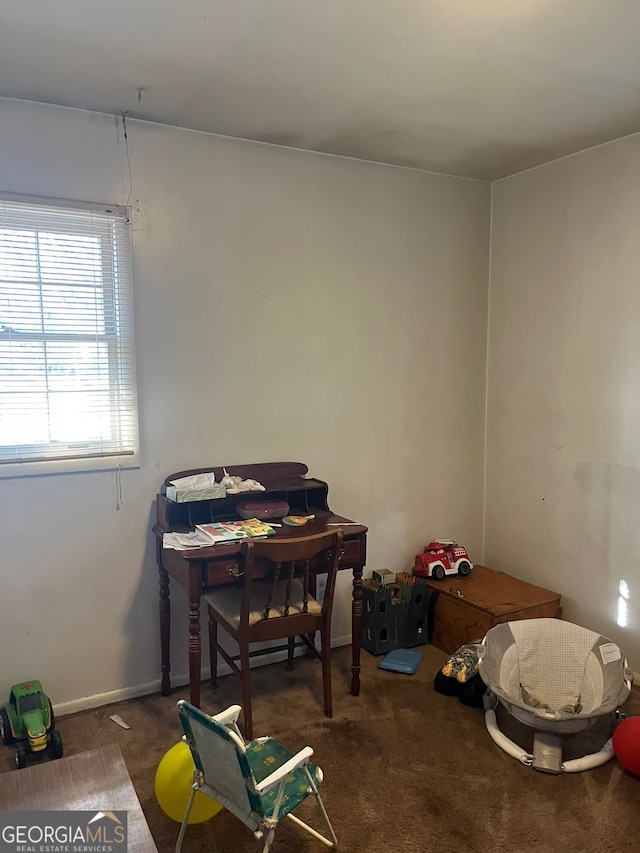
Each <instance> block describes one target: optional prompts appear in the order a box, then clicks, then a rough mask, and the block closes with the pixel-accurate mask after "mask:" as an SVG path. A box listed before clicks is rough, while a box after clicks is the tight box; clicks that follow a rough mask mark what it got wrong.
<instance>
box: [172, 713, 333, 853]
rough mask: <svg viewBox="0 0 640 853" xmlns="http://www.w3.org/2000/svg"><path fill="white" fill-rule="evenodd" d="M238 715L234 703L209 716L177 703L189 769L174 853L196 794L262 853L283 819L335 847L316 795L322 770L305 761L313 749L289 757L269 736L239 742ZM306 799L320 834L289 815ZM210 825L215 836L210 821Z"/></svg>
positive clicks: (287, 750)
mask: <svg viewBox="0 0 640 853" xmlns="http://www.w3.org/2000/svg"><path fill="white" fill-rule="evenodd" d="M239 714H240V706H239V705H232V706H231V707H230V708H227V710H226V711H223V712H222V713H220V714H216V715H215V716H213V717H210V716H209V715H208V714H205V713H204V712H203V711H201V710H200V709H199V708H195V707H194V706H193V705H190V704H189V703H188V702H185V701H184V699H182V700H180V702H178V716H179V718H180V722H181V724H182V730H183V731H184V737H183V741H185V742H186V743H187V744H188V745H189V749H190V750H191V755H192V757H193V762H194V764H195V770H194V774H193V784H192V786H191V794H190V796H189V802H188V803H187V808H186V811H185V814H184V818H183V820H182V825H181V827H180V833H179V835H178V840H177V842H176V848H175V849H176V853H180V849H181V847H182V840H183V838H184V834H185V832H186V829H187V825H188V823H189V815H190V814H191V808H192V806H193V802H194V799H195V796H196V794H197V793H198V791H199V792H200V796H202V795H206V796H208V797H211V798H212V799H214V800H215V801H216V802H218V803H220V805H221V806H224V808H225V809H227V811H229V812H231V814H233V815H235V816H236V817H237V818H238V819H239V820H241V821H242V823H244V825H245V826H247V827H249V829H250V830H251V831H252V832H253V834H254V836H255V837H256V838H257V839H258V840H259V841H261V842H263V847H262V853H269V850H271V845H272V843H273V838H274V835H275V832H276V829H277V828H278V824H279V822H280V821H281V820H282V819H283V818H285V817H286V818H289V820H291V821H293V823H295V824H296V826H298V827H300V828H301V829H304V830H305V831H306V832H308V833H310V834H311V835H312V836H313V837H314V838H316V839H317V840H318V841H321V842H322V843H323V844H326V846H327V847H332V848H334V849H335V848H337V847H338V840H337V838H336V834H335V832H334V830H333V826H332V825H331V821H330V820H329V816H328V814H327V811H326V809H325V807H324V803H323V802H322V798H321V797H320V792H319V791H318V787H319V785H320V783H321V782H322V779H323V775H322V770H321V769H320V768H319V767H318V766H317V765H315V764H312V763H311V762H310V761H309V759H310V758H311V756H312V755H313V749H311V747H310V746H305V747H304V748H303V749H301V750H300V751H299V752H297V753H295V754H294V753H293V752H292V751H291V750H290V749H288V748H287V747H286V746H284V745H283V744H281V743H279V742H278V741H276V740H274V739H273V738H270V737H261V738H258V739H257V740H252V741H245V740H244V738H243V737H242V734H241V733H240V730H239V729H238V724H237V721H238V716H239ZM311 796H312V797H313V798H314V799H315V801H316V803H317V804H318V808H319V809H320V814H321V816H322V818H323V820H324V825H325V832H326V833H327V834H326V835H323V834H322V833H320V832H318V830H316V829H314V828H313V827H312V826H311V825H310V824H309V823H307V822H306V821H303V820H301V819H300V818H299V817H298V816H297V815H294V814H293V812H294V811H295V809H296V808H297V807H298V806H299V805H300V803H302V802H304V800H306V799H307V798H308V797H311ZM213 826H214V832H215V823H214V824H213ZM214 847H215V844H214ZM216 849H218V848H217V847H216ZM306 849H307V848H306V845H305V850H306Z"/></svg>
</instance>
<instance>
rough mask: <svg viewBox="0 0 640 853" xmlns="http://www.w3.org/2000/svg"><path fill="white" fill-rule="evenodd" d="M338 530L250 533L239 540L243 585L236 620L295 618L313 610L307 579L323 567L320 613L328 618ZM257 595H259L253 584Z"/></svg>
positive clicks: (339, 538)
mask: <svg viewBox="0 0 640 853" xmlns="http://www.w3.org/2000/svg"><path fill="white" fill-rule="evenodd" d="M342 537H343V533H342V530H341V529H339V528H337V529H336V530H332V531H329V532H326V533H317V534H312V535H309V536H297V537H290V538H284V539H280V538H278V539H252V540H247V541H244V542H243V543H242V546H241V549H242V553H243V556H244V591H243V597H242V613H241V620H242V621H244V620H248V619H249V617H250V615H251V614H252V613H253V615H254V619H255V616H256V613H257V612H259V614H260V617H259V618H260V620H261V621H263V622H267V621H268V620H269V619H271V618H274V617H291V618H292V619H294V618H295V619H299V618H301V617H304V616H305V615H310V614H312V613H313V612H314V611H317V604H316V605H315V608H310V605H313V600H312V597H311V593H310V590H311V587H312V579H313V577H314V576H315V575H316V574H324V573H325V572H326V575H327V582H326V586H325V592H324V598H323V601H322V615H323V616H324V618H325V619H327V618H328V619H330V618H331V608H332V606H333V592H334V589H335V583H336V572H337V570H338V563H339V562H340V557H341V555H342ZM258 589H259V590H260V593H261V598H258V595H257V590H258Z"/></svg>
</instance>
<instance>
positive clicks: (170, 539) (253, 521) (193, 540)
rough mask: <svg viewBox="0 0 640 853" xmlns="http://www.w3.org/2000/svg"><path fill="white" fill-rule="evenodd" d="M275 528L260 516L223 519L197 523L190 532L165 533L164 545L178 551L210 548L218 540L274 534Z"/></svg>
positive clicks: (261, 536)
mask: <svg viewBox="0 0 640 853" xmlns="http://www.w3.org/2000/svg"><path fill="white" fill-rule="evenodd" d="M275 532H276V531H275V528H273V527H272V526H271V525H270V524H266V523H265V522H264V521H261V520H260V519H259V518H248V519H245V520H243V521H223V522H219V523H217V524H213V523H212V524H197V525H196V529H195V530H193V531H191V532H190V533H163V534H162V547H163V548H173V549H174V550H176V551H187V550H188V549H190V548H210V547H211V546H212V545H215V544H216V543H218V542H235V541H237V540H239V539H262V538H264V537H265V536H273V534H274V533H275Z"/></svg>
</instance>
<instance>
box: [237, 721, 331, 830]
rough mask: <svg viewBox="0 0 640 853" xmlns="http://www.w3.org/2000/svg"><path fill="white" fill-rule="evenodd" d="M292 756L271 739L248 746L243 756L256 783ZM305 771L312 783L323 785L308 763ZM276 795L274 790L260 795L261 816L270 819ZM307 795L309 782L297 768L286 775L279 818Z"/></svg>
mask: <svg viewBox="0 0 640 853" xmlns="http://www.w3.org/2000/svg"><path fill="white" fill-rule="evenodd" d="M294 755H295V753H294V752H292V751H291V750H290V749H287V748H286V746H283V745H282V744H281V743H278V741H277V740H274V739H273V738H261V739H260V740H254V741H251V743H248V744H247V752H246V757H247V761H248V762H249V767H250V768H251V772H252V773H253V776H254V779H255V780H256V783H257V784H259V783H260V782H262V780H263V779H266V778H267V776H268V775H269V774H270V773H273V771H274V770H275V768H276V767H281V766H282V765H283V764H284V763H285V762H286V761H288V760H289V759H290V758H293V756H294ZM307 768H308V770H309V773H310V774H311V777H312V778H313V781H314V782H315V783H316V785H319V784H320V783H321V782H322V772H321V770H320V768H319V767H317V766H316V765H315V764H311V763H309V764H308V765H307ZM277 796H278V788H277V787H276V788H272V789H271V791H267V792H266V793H265V794H263V795H262V797H261V805H262V817H266V818H269V817H271V815H272V814H273V808H274V806H275V801H276V797H277ZM308 796H309V782H308V780H307V777H306V775H305V773H304V770H303V769H302V768H301V767H298V769H297V770H294V772H293V773H291V774H290V775H289V776H287V779H286V781H285V785H284V794H283V797H282V802H281V804H280V809H279V811H278V814H279V817H284V816H285V815H287V814H289V812H292V811H293V810H294V809H295V808H296V807H297V806H298V805H300V803H301V802H302V801H303V800H304V799H306V798H307V797H308Z"/></svg>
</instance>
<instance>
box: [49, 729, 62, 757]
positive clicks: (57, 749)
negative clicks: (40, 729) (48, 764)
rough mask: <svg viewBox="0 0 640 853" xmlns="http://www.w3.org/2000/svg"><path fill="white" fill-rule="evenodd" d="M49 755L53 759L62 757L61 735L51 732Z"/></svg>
mask: <svg viewBox="0 0 640 853" xmlns="http://www.w3.org/2000/svg"><path fill="white" fill-rule="evenodd" d="M51 755H52V756H53V757H54V758H62V756H63V755H64V746H63V745H62V735H61V734H60V732H51Z"/></svg>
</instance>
